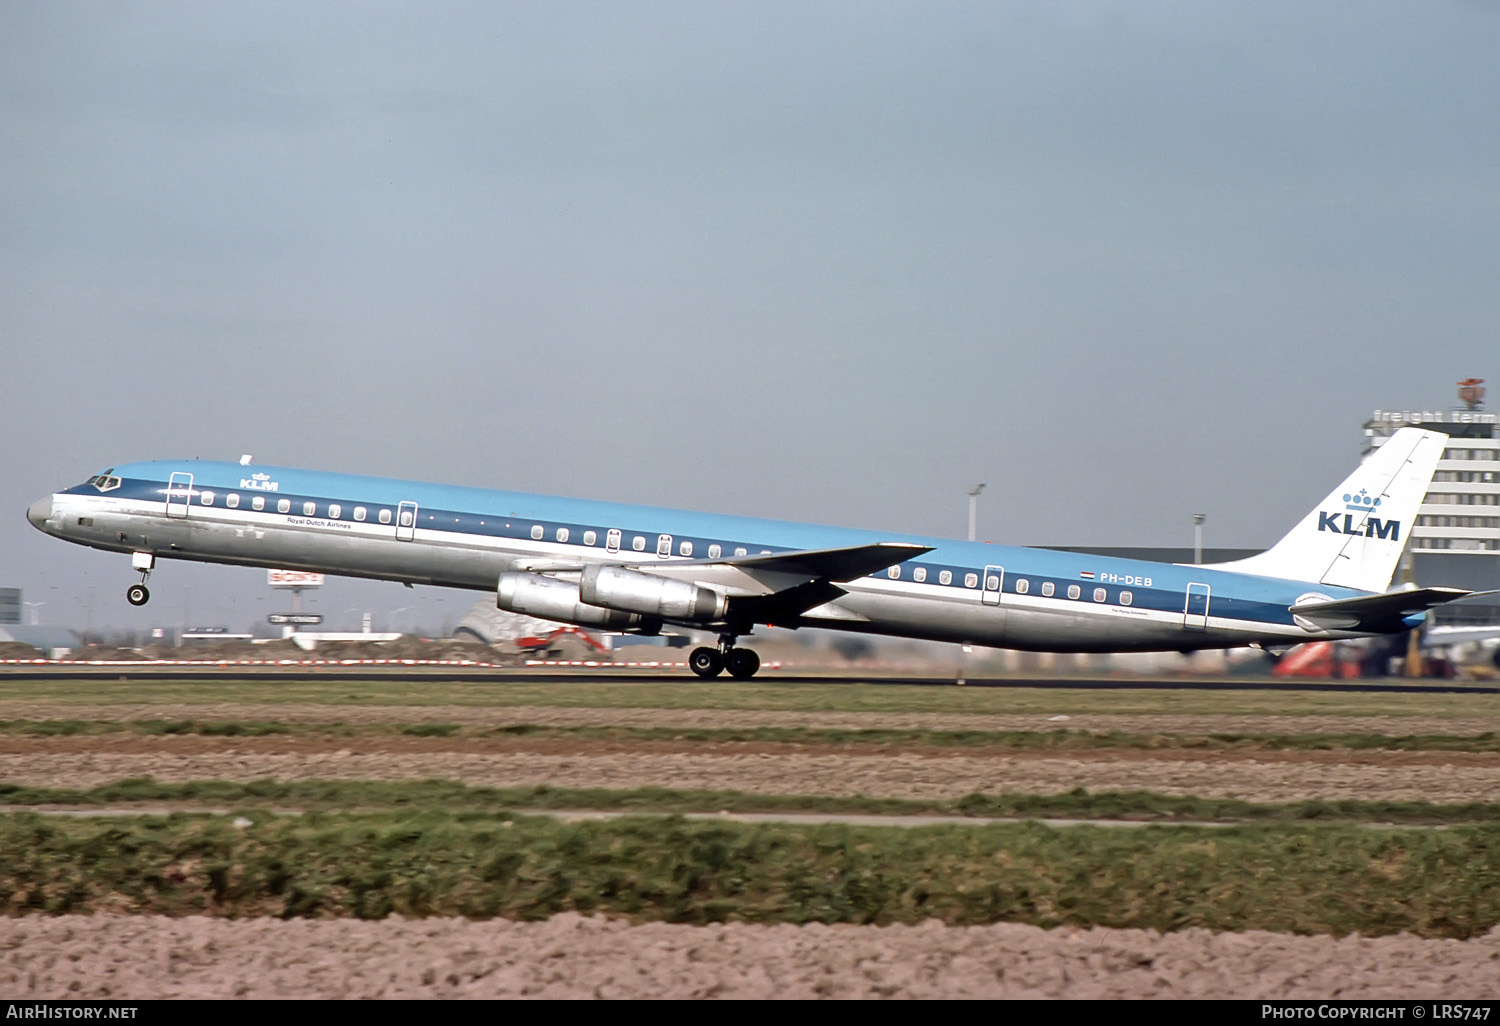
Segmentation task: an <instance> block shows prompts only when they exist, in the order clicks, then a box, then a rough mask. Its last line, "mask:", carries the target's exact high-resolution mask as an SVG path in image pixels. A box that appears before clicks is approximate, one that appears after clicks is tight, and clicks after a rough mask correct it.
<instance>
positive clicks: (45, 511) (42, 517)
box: [26, 495, 52, 531]
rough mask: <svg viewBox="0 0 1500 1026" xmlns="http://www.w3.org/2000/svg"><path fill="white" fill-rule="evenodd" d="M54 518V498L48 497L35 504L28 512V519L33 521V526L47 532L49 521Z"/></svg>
mask: <svg viewBox="0 0 1500 1026" xmlns="http://www.w3.org/2000/svg"><path fill="white" fill-rule="evenodd" d="M51 516H52V496H50V495H48V496H46V497H45V498H41V499H38V500H36V501H35V502H33V503H32V504H31V506H30V508H28V509H27V510H26V519H27V520H30V521H31V526H32V527H35V528H38V529H40V530H43V531H45V530H46V529H47V520H48V519H49V518H50V517H51Z"/></svg>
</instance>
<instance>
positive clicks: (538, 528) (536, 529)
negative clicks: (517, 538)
mask: <svg viewBox="0 0 1500 1026" xmlns="http://www.w3.org/2000/svg"><path fill="white" fill-rule="evenodd" d="M545 533H546V532H545V531H543V530H542V525H541V524H532V525H531V540H532V541H541V540H542V535H543V534H545Z"/></svg>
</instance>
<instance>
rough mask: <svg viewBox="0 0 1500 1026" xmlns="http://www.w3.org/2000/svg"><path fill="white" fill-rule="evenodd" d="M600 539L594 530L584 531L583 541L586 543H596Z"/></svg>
mask: <svg viewBox="0 0 1500 1026" xmlns="http://www.w3.org/2000/svg"><path fill="white" fill-rule="evenodd" d="M598 540H599V535H598V534H596V533H595V532H593V531H584V532H583V543H584V544H585V545H592V544H594V543H595V542H596V541H598Z"/></svg>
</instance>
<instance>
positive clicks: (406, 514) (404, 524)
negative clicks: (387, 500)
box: [396, 502, 417, 541]
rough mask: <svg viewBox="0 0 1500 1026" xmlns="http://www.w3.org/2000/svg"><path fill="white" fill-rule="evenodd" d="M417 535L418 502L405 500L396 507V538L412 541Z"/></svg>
mask: <svg viewBox="0 0 1500 1026" xmlns="http://www.w3.org/2000/svg"><path fill="white" fill-rule="evenodd" d="M416 536H417V504H416V503H415V502H403V503H401V504H400V505H399V506H397V507H396V540H397V541H411V540H413V539H414V538H416Z"/></svg>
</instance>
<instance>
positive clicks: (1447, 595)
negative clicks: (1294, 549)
mask: <svg viewBox="0 0 1500 1026" xmlns="http://www.w3.org/2000/svg"><path fill="white" fill-rule="evenodd" d="M1482 594H1490V593H1489V592H1473V591H1465V590H1464V589H1463V588H1413V589H1411V590H1408V591H1388V592H1386V593H1385V594H1383V595H1361V596H1359V597H1358V598H1349V599H1336V600H1334V601H1331V602H1306V603H1303V604H1301V605H1296V606H1292V607H1290V608H1291V612H1292V615H1293V616H1295V617H1297V619H1299V620H1307V621H1309V622H1311V623H1312V624H1314V625H1315V626H1317V627H1322V628H1326V629H1328V630H1337V631H1370V632H1371V633H1376V634H1388V633H1392V632H1394V631H1399V630H1406V629H1408V628H1410V627H1411V626H1413V625H1412V624H1408V623H1404V622H1403V620H1404V618H1406V617H1408V616H1412V615H1414V614H1416V613H1421V612H1424V611H1425V610H1428V609H1431V608H1432V607H1433V606H1441V605H1445V604H1446V603H1449V602H1456V601H1458V600H1459V599H1462V598H1468V597H1469V596H1470V595H1482Z"/></svg>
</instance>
